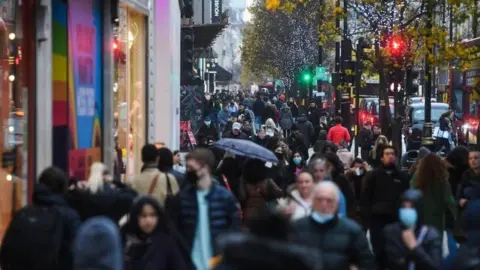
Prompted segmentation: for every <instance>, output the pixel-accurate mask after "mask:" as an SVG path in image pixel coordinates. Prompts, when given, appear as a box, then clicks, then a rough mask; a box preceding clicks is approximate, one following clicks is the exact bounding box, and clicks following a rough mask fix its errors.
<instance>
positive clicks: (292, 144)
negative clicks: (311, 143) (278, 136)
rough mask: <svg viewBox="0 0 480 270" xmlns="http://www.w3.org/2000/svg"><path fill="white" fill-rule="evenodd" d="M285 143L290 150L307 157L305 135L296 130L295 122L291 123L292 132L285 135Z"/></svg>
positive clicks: (305, 158)
mask: <svg viewBox="0 0 480 270" xmlns="http://www.w3.org/2000/svg"><path fill="white" fill-rule="evenodd" d="M286 142H287V145H288V147H289V148H290V150H292V151H298V152H300V153H302V156H303V159H304V160H307V159H308V147H307V146H305V137H304V136H303V134H302V133H300V131H299V130H298V127H297V125H296V124H293V125H292V133H291V134H290V136H288V137H287V140H286Z"/></svg>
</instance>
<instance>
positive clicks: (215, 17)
mask: <svg viewBox="0 0 480 270" xmlns="http://www.w3.org/2000/svg"><path fill="white" fill-rule="evenodd" d="M211 1H212V23H220V22H221V21H222V18H221V17H222V0H211Z"/></svg>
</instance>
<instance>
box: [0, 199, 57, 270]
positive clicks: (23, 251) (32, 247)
mask: <svg viewBox="0 0 480 270" xmlns="http://www.w3.org/2000/svg"><path fill="white" fill-rule="evenodd" d="M63 242H64V224H63V220H62V218H61V216H60V214H59V213H58V212H57V211H56V210H55V208H53V207H44V206H35V205H31V206H27V207H24V208H22V209H20V210H19V211H18V212H17V213H16V214H15V215H14V217H13V219H12V221H11V223H10V225H9V226H8V229H7V231H6V233H5V237H4V238H3V245H2V250H1V265H2V269H3V270H10V269H59V268H60V263H59V262H60V260H61V256H60V250H61V248H62V245H63Z"/></svg>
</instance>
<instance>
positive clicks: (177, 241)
mask: <svg viewBox="0 0 480 270" xmlns="http://www.w3.org/2000/svg"><path fill="white" fill-rule="evenodd" d="M121 231H122V235H123V238H124V247H125V248H124V254H125V270H184V269H193V267H192V264H191V261H190V256H189V255H188V252H187V251H186V250H187V249H186V248H185V247H184V246H183V244H182V243H183V241H182V240H181V238H180V237H179V236H178V233H177V232H176V231H175V228H174V227H173V226H172V224H171V222H170V220H169V219H168V217H167V215H166V214H165V212H164V211H163V209H162V208H161V207H160V204H159V203H158V202H157V201H156V200H155V199H154V198H152V197H140V198H139V199H138V200H137V201H136V202H135V204H134V205H133V207H132V210H131V211H130V216H129V220H128V222H127V224H125V226H123V227H122V230H121Z"/></svg>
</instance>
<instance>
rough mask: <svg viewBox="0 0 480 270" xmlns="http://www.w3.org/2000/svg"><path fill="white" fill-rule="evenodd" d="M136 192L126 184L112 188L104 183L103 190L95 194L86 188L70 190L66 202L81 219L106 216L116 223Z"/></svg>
mask: <svg viewBox="0 0 480 270" xmlns="http://www.w3.org/2000/svg"><path fill="white" fill-rule="evenodd" d="M136 196H137V193H136V192H135V191H134V190H132V189H131V188H129V187H127V186H122V187H121V188H118V189H113V188H111V187H110V185H107V184H105V186H104V189H103V191H99V192H98V193H96V194H92V193H90V191H88V190H79V189H75V190H71V191H70V192H69V193H68V195H67V200H68V204H69V205H70V206H71V207H72V208H73V209H75V210H77V212H78V213H79V214H80V218H81V220H82V221H85V220H87V219H89V218H91V217H94V216H106V217H109V218H111V219H112V220H113V222H115V223H118V222H119V221H120V219H121V218H122V217H123V216H124V215H125V214H127V213H128V212H129V211H130V208H131V207H132V203H133V200H134V199H135V197H136Z"/></svg>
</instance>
